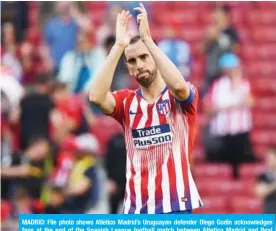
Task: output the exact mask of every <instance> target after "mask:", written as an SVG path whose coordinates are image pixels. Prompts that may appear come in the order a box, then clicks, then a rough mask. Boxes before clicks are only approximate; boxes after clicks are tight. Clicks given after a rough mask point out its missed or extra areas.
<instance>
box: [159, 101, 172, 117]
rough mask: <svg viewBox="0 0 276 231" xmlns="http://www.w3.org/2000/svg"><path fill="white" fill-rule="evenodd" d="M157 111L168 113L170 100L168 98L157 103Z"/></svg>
mask: <svg viewBox="0 0 276 231" xmlns="http://www.w3.org/2000/svg"><path fill="white" fill-rule="evenodd" d="M157 111H158V112H159V113H160V114H162V115H167V114H168V112H169V111H170V105H169V100H168V99H166V100H164V101H162V102H160V103H158V104H157Z"/></svg>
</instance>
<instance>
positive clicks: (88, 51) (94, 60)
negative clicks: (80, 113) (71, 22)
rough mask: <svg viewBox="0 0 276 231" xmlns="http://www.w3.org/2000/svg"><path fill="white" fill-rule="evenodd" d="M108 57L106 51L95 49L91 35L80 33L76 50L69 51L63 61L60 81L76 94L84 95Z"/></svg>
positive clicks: (59, 76)
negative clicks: (94, 74) (94, 75)
mask: <svg viewBox="0 0 276 231" xmlns="http://www.w3.org/2000/svg"><path fill="white" fill-rule="evenodd" d="M105 57H106V54H105V51H104V50H103V49H101V48H99V47H93V44H92V41H91V36H90V34H89V33H87V32H84V31H79V32H78V35H77V46H76V49H75V50H72V51H68V52H67V53H66V54H65V55H64V57H63V58H62V60H61V64H60V70H59V75H58V79H59V81H61V82H64V83H66V84H67V87H68V89H69V90H70V91H71V92H74V93H82V92H84V91H85V90H86V91H87V90H88V89H89V87H90V84H91V80H92V79H93V73H95V72H97V70H98V68H99V67H100V66H101V65H102V62H103V61H104V59H105Z"/></svg>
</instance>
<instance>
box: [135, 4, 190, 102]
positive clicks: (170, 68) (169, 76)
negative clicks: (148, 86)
mask: <svg viewBox="0 0 276 231" xmlns="http://www.w3.org/2000/svg"><path fill="white" fill-rule="evenodd" d="M135 9H136V10H138V11H139V12H140V14H139V15H138V16H137V20H138V22H139V24H140V25H139V30H140V36H141V39H142V41H143V42H144V43H145V45H146V46H147V48H148V49H149V52H150V53H151V55H152V56H153V59H154V61H155V63H156V65H157V68H158V70H159V71H160V74H161V76H162V78H163V79H164V81H165V83H166V84H167V85H168V87H169V88H170V89H171V91H172V93H173V95H174V96H175V97H176V98H177V99H178V100H181V101H182V100H186V99H187V98H188V97H189V94H190V88H189V85H188V84H187V82H186V81H185V79H184V77H183V76H182V74H181V73H180V71H179V70H178V69H177V67H176V66H175V65H174V64H173V63H172V61H171V60H170V59H169V58H168V57H167V56H166V55H165V54H164V53H163V52H162V51H161V49H160V48H159V47H158V46H157V45H156V44H155V43H154V41H153V39H152V38H151V35H150V31H149V24H148V18H147V12H146V9H145V7H144V6H143V4H140V7H137V8H135Z"/></svg>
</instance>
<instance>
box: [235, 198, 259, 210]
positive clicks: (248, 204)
mask: <svg viewBox="0 0 276 231" xmlns="http://www.w3.org/2000/svg"><path fill="white" fill-rule="evenodd" d="M230 207H231V208H230V209H231V212H232V213H239V214H242V213H243V214H255V213H261V212H262V201H261V199H259V198H256V197H247V196H234V197H232V198H231V203H230Z"/></svg>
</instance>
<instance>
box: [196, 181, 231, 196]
mask: <svg viewBox="0 0 276 231" xmlns="http://www.w3.org/2000/svg"><path fill="white" fill-rule="evenodd" d="M195 182H196V184H197V188H198V191H199V193H200V195H202V196H221V195H227V193H228V192H229V188H230V186H229V182H231V181H229V179H222V178H220V179H216V178H213V179H212V178H209V179H208V178H206V177H205V178H204V177H200V178H199V177H197V178H196V177H195Z"/></svg>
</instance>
